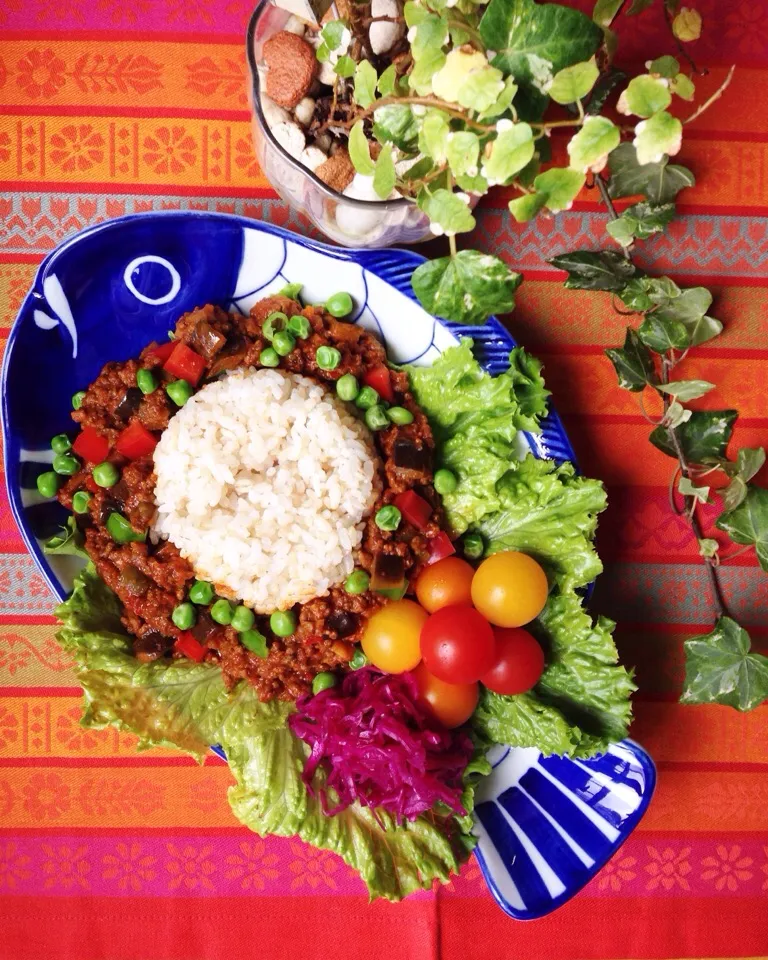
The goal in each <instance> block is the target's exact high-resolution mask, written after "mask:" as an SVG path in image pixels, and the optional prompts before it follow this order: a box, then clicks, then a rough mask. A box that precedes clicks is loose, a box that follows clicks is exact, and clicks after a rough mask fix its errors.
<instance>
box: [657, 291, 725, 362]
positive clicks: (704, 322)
mask: <svg viewBox="0 0 768 960" xmlns="http://www.w3.org/2000/svg"><path fill="white" fill-rule="evenodd" d="M661 279H665V280H668V278H661ZM669 284H671V287H665V286H664V285H660V284H651V285H650V286H649V296H650V298H651V300H652V301H653V302H654V303H656V304H657V309H656V311H655V313H656V315H657V316H658V317H660V318H661V319H663V320H667V319H670V320H677V321H679V322H680V323H682V324H683V326H684V327H685V328H686V330H687V331H688V336H689V338H690V345H691V346H694V347H696V346H698V345H699V344H701V343H705V342H706V341H707V340H711V339H712V337H716V336H718V334H720V333H721V332H722V329H723V325H722V323H720V321H719V320H716V319H715V318H714V317H710V316H708V315H707V313H706V311H707V310H708V309H709V307H710V306H711V304H712V294H711V293H710V292H709V290H707V288H706V287H689V288H687V289H686V290H679V289H678V288H677V287H676V286H675V284H674V283H672V281H669ZM672 288H674V291H676V294H675V293H674V292H673V293H672V294H671V295H669V294H668V293H667V290H669V289H672Z"/></svg>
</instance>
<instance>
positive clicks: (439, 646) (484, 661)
mask: <svg viewBox="0 0 768 960" xmlns="http://www.w3.org/2000/svg"><path fill="white" fill-rule="evenodd" d="M495 648H496V643H495V640H494V639H493V630H492V629H491V625H490V624H489V623H488V621H487V620H486V619H485V617H483V616H482V615H481V614H479V613H478V612H477V610H474V609H473V608H472V607H465V606H458V605H455V606H451V607H443V608H442V609H440V610H438V611H437V613H433V614H432V616H431V617H429V619H428V620H427V622H426V623H425V624H424V626H423V627H422V628H421V655H422V657H423V658H424V663H425V664H426V665H427V670H429V672H430V673H432V674H434V675H435V676H436V677H437V678H438V680H444V681H445V682H446V683H474V682H475V680H479V679H480V677H482V675H483V674H484V673H487V672H488V670H490V669H491V667H492V666H493V661H494V659H495V653H496V649H495Z"/></svg>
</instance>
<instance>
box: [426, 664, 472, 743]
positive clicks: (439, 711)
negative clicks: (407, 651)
mask: <svg viewBox="0 0 768 960" xmlns="http://www.w3.org/2000/svg"><path fill="white" fill-rule="evenodd" d="M413 676H414V677H415V679H416V686H417V687H418V688H419V697H420V698H421V699H422V700H424V702H425V703H427V704H428V705H429V708H430V709H431V711H432V713H434V715H435V716H436V717H437V719H438V720H439V721H440V723H442V725H443V726H444V727H448V728H449V729H450V728H451V727H460V726H461V724H462V723H466V721H467V720H469V718H470V717H471V716H472V714H473V713H474V712H475V707H476V706H477V698H478V696H479V686H478V684H476V683H445V682H444V681H443V680H438V678H437V677H435V676H433V675H432V674H431V673H430V672H429V671H428V670H427V668H426V667H425V666H424V664H423V663H420V664H419V665H418V667H416V669H415V670H414V671H413Z"/></svg>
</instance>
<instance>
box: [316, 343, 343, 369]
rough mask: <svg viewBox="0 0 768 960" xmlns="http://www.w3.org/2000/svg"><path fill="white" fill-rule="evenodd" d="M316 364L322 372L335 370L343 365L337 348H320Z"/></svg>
mask: <svg viewBox="0 0 768 960" xmlns="http://www.w3.org/2000/svg"><path fill="white" fill-rule="evenodd" d="M315 362H316V363H317V365H318V367H320V369H321V370H335V369H336V367H338V365H339V364H340V363H341V354H340V353H339V351H338V350H337V349H336V347H318V348H317V353H316V354H315Z"/></svg>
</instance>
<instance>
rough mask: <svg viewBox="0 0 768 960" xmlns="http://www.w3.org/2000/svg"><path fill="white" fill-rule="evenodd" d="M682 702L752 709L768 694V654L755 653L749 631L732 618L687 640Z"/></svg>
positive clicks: (725, 619)
mask: <svg viewBox="0 0 768 960" xmlns="http://www.w3.org/2000/svg"><path fill="white" fill-rule="evenodd" d="M683 646H684V647H685V683H684V685H683V695H682V696H681V697H680V702H681V703H721V704H725V705H726V706H729V707H735V708H736V709H737V710H742V711H745V710H752V709H754V708H755V707H757V706H758V705H759V704H761V703H762V702H763V701H764V700H765V699H766V697H768V657H764V656H763V655H762V654H760V653H752V652H751V649H752V641H751V639H750V636H749V634H748V633H747V631H746V630H745V629H744V628H743V627H740V626H739V624H738V623H736V621H735V620H731V618H730V617H720V619H719V620H718V621H717V623H716V624H715V628H714V630H712V631H711V632H710V633H706V634H703V635H702V636H699V637H693V638H692V639H691V640H686V641H685V643H684V644H683Z"/></svg>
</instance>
